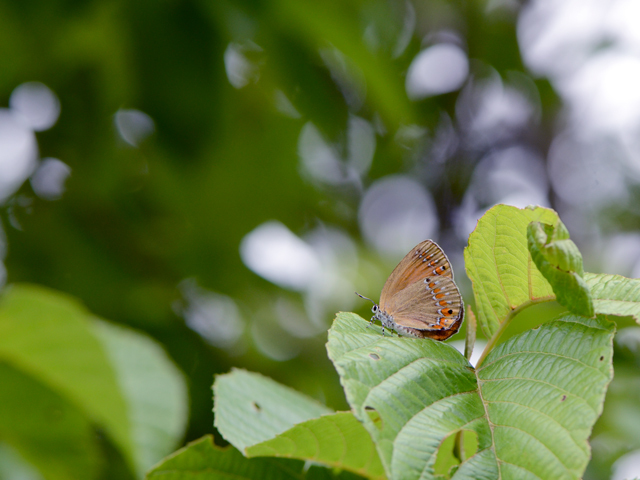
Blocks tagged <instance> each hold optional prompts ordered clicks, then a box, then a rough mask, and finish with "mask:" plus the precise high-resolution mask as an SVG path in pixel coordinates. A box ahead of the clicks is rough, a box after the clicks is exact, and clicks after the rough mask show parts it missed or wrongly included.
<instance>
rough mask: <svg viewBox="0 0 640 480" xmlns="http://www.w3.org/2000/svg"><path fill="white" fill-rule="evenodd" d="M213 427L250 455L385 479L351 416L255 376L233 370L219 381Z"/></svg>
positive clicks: (368, 441)
mask: <svg viewBox="0 0 640 480" xmlns="http://www.w3.org/2000/svg"><path fill="white" fill-rule="evenodd" d="M214 394H215V408H214V410H215V425H216V427H217V428H218V430H219V431H220V433H221V434H222V436H223V437H224V438H225V439H226V440H228V441H229V442H230V443H231V444H232V445H234V446H235V447H236V448H238V449H239V450H241V451H242V452H244V454H245V455H246V456H247V457H258V456H274V457H286V458H298V459H303V460H312V461H314V462H320V463H323V464H325V465H329V466H331V467H336V468H341V469H344V470H348V471H351V472H354V473H357V474H359V475H362V476H365V477H368V478H384V470H383V468H382V465H381V463H380V459H379V457H378V454H377V452H376V450H375V447H374V445H373V442H372V440H371V437H370V436H369V433H368V432H367V431H366V430H365V429H364V427H363V426H362V424H361V423H360V422H359V421H358V420H356V418H355V417H354V416H353V414H352V413H351V412H340V413H333V412H332V411H331V410H330V409H328V408H327V407H325V406H324V405H321V404H319V403H318V402H316V401H315V400H313V399H310V398H308V397H306V396H304V395H302V394H300V393H298V392H296V391H294V390H291V389H289V388H288V387H285V386H284V385H281V384H279V383H277V382H274V381H273V380H271V379H270V378H266V377H263V376H262V375H259V374H257V373H251V372H247V371H245V370H238V369H234V370H233V371H232V372H231V373H229V374H226V375H220V376H218V377H216V382H215V384H214Z"/></svg>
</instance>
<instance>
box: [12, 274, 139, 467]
mask: <svg viewBox="0 0 640 480" xmlns="http://www.w3.org/2000/svg"><path fill="white" fill-rule="evenodd" d="M90 317H91V314H90V313H89V312H88V311H86V309H85V308H84V307H83V306H82V305H80V304H79V303H78V302H77V301H76V300H74V299H73V298H71V297H68V296H66V295H63V294H60V293H58V292H54V291H52V290H48V289H45V288H42V287H37V286H33V285H13V286H10V287H8V288H7V289H6V290H5V292H4V293H3V295H2V297H0V359H2V360H3V361H6V362H7V363H9V364H10V365H12V366H14V367H15V368H16V369H18V370H20V371H22V372H24V373H26V374H27V375H30V376H32V377H33V378H34V379H36V380H37V381H39V382H42V383H43V384H45V385H47V386H48V387H49V388H51V389H52V390H53V391H55V392H58V393H59V394H60V395H62V396H63V397H66V398H67V399H69V401H71V402H72V403H74V404H75V405H76V406H77V407H78V408H80V409H81V410H83V411H84V412H86V414H87V415H88V416H89V417H90V418H91V419H92V420H93V421H95V422H96V423H97V424H99V425H101V426H102V427H103V428H104V429H105V431H106V432H107V434H108V435H109V436H110V437H111V438H112V439H113V441H114V443H115V444H116V445H117V446H118V447H119V449H120V450H121V451H122V452H123V454H124V456H125V458H128V460H129V462H130V464H131V465H133V464H134V461H133V457H134V454H133V449H134V448H133V444H132V441H131V436H130V424H129V418H128V415H127V405H126V402H125V399H124V397H123V396H122V394H121V392H120V388H119V384H118V382H117V379H116V375H115V372H114V370H113V368H112V366H111V362H110V360H109V358H108V356H107V354H106V352H105V351H104V348H103V346H102V344H101V343H100V341H99V340H98V339H97V338H96V337H95V335H94V332H93V331H92V329H91V326H90V322H89V321H88V320H89V318H90Z"/></svg>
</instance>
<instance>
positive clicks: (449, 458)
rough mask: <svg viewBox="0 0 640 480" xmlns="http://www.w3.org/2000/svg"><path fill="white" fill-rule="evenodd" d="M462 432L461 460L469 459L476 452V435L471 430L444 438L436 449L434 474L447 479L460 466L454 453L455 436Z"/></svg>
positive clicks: (456, 432)
mask: <svg viewBox="0 0 640 480" xmlns="http://www.w3.org/2000/svg"><path fill="white" fill-rule="evenodd" d="M458 432H462V442H463V444H464V456H463V458H464V459H465V460H466V459H469V458H470V457H472V456H473V455H475V454H476V452H477V451H478V434H477V433H476V432H474V431H472V430H458V431H455V432H453V433H452V434H450V435H449V436H448V437H446V438H445V439H444V440H443V441H442V443H441V444H440V448H438V453H437V456H436V463H435V465H434V469H435V474H436V475H443V476H444V477H445V478H449V477H450V476H451V475H453V473H455V471H456V470H457V469H458V466H459V465H460V459H459V458H457V457H456V452H455V451H454V449H455V447H456V436H457V434H458Z"/></svg>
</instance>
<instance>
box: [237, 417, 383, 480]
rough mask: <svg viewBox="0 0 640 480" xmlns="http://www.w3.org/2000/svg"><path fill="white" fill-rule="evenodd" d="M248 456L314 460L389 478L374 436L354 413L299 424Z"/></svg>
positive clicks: (373, 476) (351, 470) (355, 471)
mask: <svg viewBox="0 0 640 480" xmlns="http://www.w3.org/2000/svg"><path fill="white" fill-rule="evenodd" d="M246 454H247V456H248V457H260V456H271V457H286V458H298V459H304V460H312V461H315V462H320V463H322V464H325V465H328V466H331V467H336V468H341V469H344V470H348V471H350V472H354V473H357V474H358V475H361V476H363V477H367V478H374V479H384V478H386V477H385V474H384V468H383V467H382V463H380V457H378V453H377V452H376V449H375V445H374V444H373V441H372V440H371V436H370V435H369V433H368V432H367V431H366V430H365V429H364V427H363V426H362V423H360V422H359V421H358V420H357V419H356V418H355V417H354V416H353V414H352V413H351V412H339V413H335V414H333V415H329V414H327V415H323V416H321V417H320V418H315V419H313V420H307V421H306V422H302V423H299V424H297V425H295V426H294V427H292V428H290V429H289V430H287V431H285V432H283V433H281V434H280V435H278V436H276V437H275V438H273V439H272V440H267V441H265V442H262V443H258V444H256V445H254V446H251V447H247V449H246Z"/></svg>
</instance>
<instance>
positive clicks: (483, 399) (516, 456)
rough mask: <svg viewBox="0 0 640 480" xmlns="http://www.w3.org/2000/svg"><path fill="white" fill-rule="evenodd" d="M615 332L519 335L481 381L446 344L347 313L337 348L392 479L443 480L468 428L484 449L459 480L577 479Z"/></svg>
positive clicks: (551, 327)
mask: <svg viewBox="0 0 640 480" xmlns="http://www.w3.org/2000/svg"><path fill="white" fill-rule="evenodd" d="M613 330H614V327H613V325H612V324H611V323H610V322H608V321H606V320H605V319H603V318H597V319H587V318H584V317H576V316H565V317H562V318H559V319H557V320H556V321H553V322H550V323H548V324H544V325H542V326H541V327H539V328H538V329H536V330H531V331H528V332H525V333H523V334H520V335H518V336H515V337H512V338H511V339H509V340H508V341H507V342H505V343H503V344H501V345H500V346H498V347H497V348H496V349H495V350H494V351H492V352H491V354H490V355H489V356H488V357H487V358H486V361H485V363H484V364H483V366H482V367H481V368H480V369H478V371H477V372H476V371H475V370H474V369H473V368H472V367H471V366H470V365H469V364H468V363H467V361H466V360H465V359H464V357H463V356H462V355H461V354H460V353H458V352H457V351H456V350H454V349H453V348H452V347H450V346H448V345H447V344H445V343H441V342H435V341H432V340H428V339H427V340H418V339H412V338H401V337H388V336H387V337H383V336H382V335H381V334H380V332H379V330H378V329H373V328H367V322H366V321H365V320H363V319H361V318H360V317H358V316H357V315H354V314H348V313H341V314H339V315H338V317H337V318H336V321H335V322H334V325H333V326H332V328H331V330H330V332H329V342H328V345H327V348H328V351H329V356H330V358H331V359H332V361H333V362H334V365H335V366H336V369H337V370H338V373H339V374H340V378H341V382H342V385H343V386H344V388H345V391H346V393H347V399H348V401H349V403H350V405H351V407H352V408H353V410H354V413H355V415H356V416H357V417H358V418H359V419H360V420H362V421H363V423H364V426H365V428H367V430H368V431H369V432H370V433H371V436H372V437H373V439H374V442H375V443H376V445H377V448H378V452H379V454H380V457H381V460H382V462H383V465H384V466H385V469H386V472H387V476H388V477H389V478H403V479H429V478H434V475H435V473H434V464H435V460H436V457H437V455H438V449H439V447H440V445H441V444H442V442H443V441H444V440H445V439H446V438H448V437H449V436H451V435H453V434H455V433H456V432H457V431H460V430H470V431H473V432H475V434H476V435H477V438H478V450H477V452H476V453H475V454H474V455H472V456H471V457H470V458H468V459H467V460H466V461H465V462H463V463H462V464H461V465H460V466H459V468H458V470H457V471H456V472H455V474H454V475H453V476H452V477H451V478H454V479H463V478H464V479H467V478H468V479H471V478H473V479H483V478H486V479H495V478H502V479H509V478H513V479H521V478H554V479H555V478H558V479H578V478H580V476H581V474H582V472H583V471H584V468H585V467H586V465H587V462H588V459H589V447H588V444H587V438H588V436H589V433H590V431H591V428H592V426H593V423H594V422H595V420H596V419H597V417H598V415H599V414H600V412H601V409H602V402H603V401H604V394H605V392H606V388H607V386H608V383H609V381H610V380H611V376H612V368H611V358H612V337H613ZM550 455H551V456H550ZM554 455H558V456H562V459H561V460H558V459H557V458H554V457H553V456H554ZM558 462H559V463H560V464H561V465H560V466H559V463H558Z"/></svg>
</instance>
